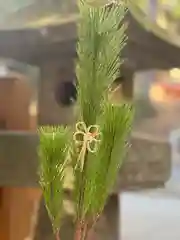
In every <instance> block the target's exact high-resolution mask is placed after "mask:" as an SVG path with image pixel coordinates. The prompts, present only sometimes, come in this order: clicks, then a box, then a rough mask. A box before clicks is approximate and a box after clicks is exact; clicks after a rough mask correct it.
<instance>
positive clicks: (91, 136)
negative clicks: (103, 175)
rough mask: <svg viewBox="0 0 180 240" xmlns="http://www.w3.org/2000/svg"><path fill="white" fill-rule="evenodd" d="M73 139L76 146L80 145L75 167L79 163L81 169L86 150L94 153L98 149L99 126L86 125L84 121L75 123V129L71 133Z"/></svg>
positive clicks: (99, 139) (99, 138)
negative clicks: (72, 133)
mask: <svg viewBox="0 0 180 240" xmlns="http://www.w3.org/2000/svg"><path fill="white" fill-rule="evenodd" d="M73 140H74V142H75V144H76V146H77V147H80V152H79V156H78V159H77V165H76V167H77V166H78V165H79V164H80V168H81V170H83V167H84V159H85V154H86V151H88V152H91V153H95V152H97V150H98V146H99V143H100V141H101V133H100V130H99V126H98V125H90V126H89V127H87V126H86V124H85V123H84V122H78V123H77V124H76V131H75V133H74V135H73Z"/></svg>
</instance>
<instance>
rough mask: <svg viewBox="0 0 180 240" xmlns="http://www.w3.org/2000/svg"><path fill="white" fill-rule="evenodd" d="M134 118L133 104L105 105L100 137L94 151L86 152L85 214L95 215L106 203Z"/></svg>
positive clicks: (122, 158)
mask: <svg viewBox="0 0 180 240" xmlns="http://www.w3.org/2000/svg"><path fill="white" fill-rule="evenodd" d="M132 119H133V111H132V106H131V105H130V104H122V105H121V106H114V105H112V104H110V103H106V104H105V105H104V111H103V114H102V115H101V117H100V120H99V124H100V126H101V134H102V140H101V144H100V147H99V150H98V152H97V153H96V154H89V159H88V171H87V172H86V187H85V193H84V195H85V197H84V214H86V215H87V216H93V217H96V216H97V215H99V214H100V213H101V212H102V210H103V208H104V205H105V202H106V200H107V197H108V195H109V193H110V191H111V190H112V188H113V187H114V184H115V181H116V178H117V175H118V172H119V169H120V167H121V166H122V163H123V160H124V156H125V153H126V151H127V140H128V139H127V138H128V136H129V133H130V130H131V126H132Z"/></svg>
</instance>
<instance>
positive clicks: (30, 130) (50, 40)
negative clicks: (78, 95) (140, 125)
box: [0, 14, 180, 240]
mask: <svg viewBox="0 0 180 240" xmlns="http://www.w3.org/2000/svg"><path fill="white" fill-rule="evenodd" d="M125 20H126V21H128V22H129V28H128V36H129V40H128V44H127V46H126V48H125V49H124V52H123V57H124V58H125V62H124V64H123V66H122V69H121V74H122V76H123V79H124V81H123V83H122V86H123V92H124V95H126V96H127V97H130V98H131V97H132V95H133V81H132V80H133V75H134V73H135V72H136V71H138V70H142V69H151V68H161V69H168V68H172V67H177V66H180V58H179V54H180V50H179V48H177V47H175V46H172V45H169V44H168V43H166V42H164V41H162V40H161V39H159V38H158V37H156V36H154V35H153V34H152V33H150V32H147V31H145V30H144V29H143V27H142V26H141V25H140V24H139V23H138V22H137V21H136V20H135V19H134V17H133V16H132V15H131V14H129V15H128V16H127V18H126V19H125ZM0 39H1V41H0V56H2V57H5V58H12V59H15V60H17V61H20V62H23V63H24V64H25V63H27V64H30V65H34V66H36V67H37V68H38V69H39V72H40V75H39V80H40V82H39V84H38V87H39V99H38V100H39V112H38V121H37V123H38V124H61V123H62V124H71V123H73V121H74V116H73V113H72V107H73V106H70V107H68V108H66V107H65V106H59V105H58V104H57V102H56V101H55V97H54V92H55V89H56V86H57V84H58V83H59V82H60V81H66V80H67V79H68V80H69V79H71V80H73V78H74V68H73V60H74V58H75V57H76V52H75V42H76V28H75V22H73V21H71V22H68V23H64V24H61V25H59V26H52V27H45V28H43V29H31V30H30V29H26V30H12V31H1V32H0ZM6 65H7V66H9V62H7V61H6ZM12 67H13V71H12V70H11V69H12V68H11V67H10V68H9V74H10V76H11V77H9V76H6V79H4V80H2V81H1V78H0V91H2V95H1V92H0V114H3V115H2V116H1V115H0V123H1V126H2V127H1V129H2V130H3V131H0V164H1V166H2V167H1V169H0V185H1V192H0V193H1V195H0V203H1V205H0V214H1V215H0V216H1V221H2V222H1V224H0V234H2V235H0V237H1V239H3V240H24V239H25V237H26V236H27V235H28V234H29V231H30V230H31V229H30V219H31V218H30V215H31V214H32V212H33V206H34V203H37V201H39V199H40V195H41V193H40V191H39V189H38V185H37V175H36V173H37V165H38V160H37V155H36V147H37V144H38V138H37V136H36V133H35V129H36V124H35V121H34V120H32V119H31V117H30V116H29V115H28V114H29V106H28V103H29V100H28V101H27V99H26V98H27V97H28V94H29V93H28V94H25V91H26V90H24V88H22V87H20V89H19V90H16V91H17V92H16V93H14V94H11V93H10V90H12V91H15V90H13V89H14V83H15V82H17V83H18V82H19V80H21V78H27V73H26V72H24V73H23V74H22V71H21V69H19V68H18V67H17V66H16V64H13V65H12ZM14 72H15V73H16V74H15V75H14ZM17 75H18V76H17ZM22 75H23V77H22ZM28 76H29V78H31V80H32V79H33V75H32V76H30V75H28ZM10 79H11V80H10ZM15 80H17V81H15ZM21 86H22V85H21ZM3 96H4V97H3ZM20 96H21V98H19V97H20ZM23 96H24V97H23ZM7 97H8V100H7ZM2 98H3V99H2ZM10 99H11V100H10ZM7 101H10V102H11V103H12V104H9V105H7V108H8V106H10V107H9V108H8V109H4V106H6V105H5V104H4V103H5V102H7ZM25 102H27V104H26V105H24V104H25ZM21 105H23V106H22V109H21ZM18 108H19V110H18ZM17 111H18V114H17ZM14 112H15V113H16V114H14ZM5 113H6V114H7V115H5ZM1 119H2V120H1ZM4 119H6V120H7V121H6V123H4ZM132 142H133V145H132V146H133V147H132V149H131V151H130V153H129V155H128V156H127V161H126V164H125V166H124V168H123V169H122V172H121V175H120V176H121V177H120V181H118V184H117V186H118V187H116V188H115V189H114V191H112V196H111V197H110V199H109V203H108V204H107V207H106V209H105V213H104V216H103V217H102V220H101V222H100V230H98V235H99V239H101V238H102V239H108V240H110V239H118V230H117V229H118V227H117V222H118V218H119V216H118V209H119V208H120V206H119V202H118V196H117V195H118V193H119V191H122V190H123V189H132V188H133V189H139V188H147V187H158V186H162V185H163V184H164V183H165V182H166V181H167V180H168V178H169V176H170V146H169V144H168V142H167V141H166V138H165V137H163V136H161V137H155V138H154V137H152V136H149V135H148V136H147V135H140V134H139V133H134V134H132ZM146 151H148V154H147V152H146ZM139 153H141V154H139ZM147 155H148V156H149V157H148V156H147ZM151 157H153V159H152V158H151ZM71 225H72V224H70V222H69V221H67V226H68V229H70V226H71ZM105 229H106V231H105ZM62 231H63V233H62V234H64V238H62V239H71V237H70V236H69V238H68V236H67V234H69V233H71V232H72V231H70V230H68V231H67V229H66V227H65V228H63V229H62ZM51 235H52V233H51V226H50V223H49V221H48V218H47V214H46V212H45V210H44V207H43V203H42V204H41V206H40V211H39V218H38V223H37V229H36V232H35V239H36V240H51V239H52V236H51Z"/></svg>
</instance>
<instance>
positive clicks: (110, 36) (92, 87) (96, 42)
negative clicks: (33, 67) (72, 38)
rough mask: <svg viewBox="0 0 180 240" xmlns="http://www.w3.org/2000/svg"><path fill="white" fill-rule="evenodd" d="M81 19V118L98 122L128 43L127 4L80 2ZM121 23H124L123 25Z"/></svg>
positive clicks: (79, 71) (79, 28)
mask: <svg viewBox="0 0 180 240" xmlns="http://www.w3.org/2000/svg"><path fill="white" fill-rule="evenodd" d="M79 9H80V17H81V18H80V19H81V20H80V22H79V25H78V36H79V41H78V44H77V54H78V61H77V67H76V75H77V79H78V82H79V89H78V102H79V106H80V115H81V119H83V121H84V122H85V123H86V125H87V126H89V125H91V124H95V122H96V118H97V116H98V115H99V114H100V111H101V102H102V100H103V97H104V96H105V95H106V94H107V91H108V90H109V87H110V85H111V83H112V82H113V81H114V80H115V78H116V77H117V75H118V73H119V67H120V64H121V61H120V54H119V53H120V51H121V50H122V48H123V47H124V45H125V40H126V35H125V30H126V28H125V26H124V25H123V24H122V20H123V18H124V16H125V14H126V8H125V6H124V5H113V6H111V8H107V7H99V8H94V7H90V6H89V5H87V4H85V3H84V2H83V1H80V3H79ZM120 24H121V27H119V26H120Z"/></svg>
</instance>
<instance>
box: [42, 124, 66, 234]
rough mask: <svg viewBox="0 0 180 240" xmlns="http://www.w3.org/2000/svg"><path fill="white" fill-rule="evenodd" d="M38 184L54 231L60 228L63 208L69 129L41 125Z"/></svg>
mask: <svg viewBox="0 0 180 240" xmlns="http://www.w3.org/2000/svg"><path fill="white" fill-rule="evenodd" d="M39 135H40V146H39V158H40V171H39V175H40V185H41V188H42V191H43V195H44V200H45V204H46V208H47V211H48V214H49V217H50V219H51V222H52V226H53V231H54V233H56V232H58V230H59V228H60V221H61V218H62V209H63V198H64V194H63V184H64V172H65V169H66V166H67V156H68V147H69V146H68V143H69V139H70V138H69V130H68V129H67V128H63V127H50V126H47V127H41V128H40V129H39Z"/></svg>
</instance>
